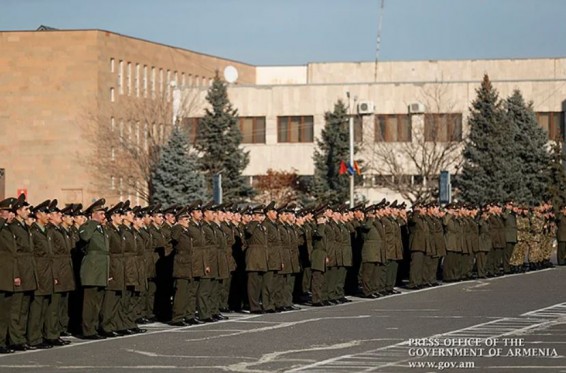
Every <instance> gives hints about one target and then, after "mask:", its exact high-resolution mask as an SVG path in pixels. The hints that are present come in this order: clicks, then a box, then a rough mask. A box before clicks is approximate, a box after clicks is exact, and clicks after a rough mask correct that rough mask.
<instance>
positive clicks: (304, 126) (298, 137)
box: [277, 116, 314, 142]
mask: <svg viewBox="0 0 566 373" xmlns="http://www.w3.org/2000/svg"><path fill="white" fill-rule="evenodd" d="M313 124H314V120H313V117H312V116H292V117H277V142H313V139H314V127H313Z"/></svg>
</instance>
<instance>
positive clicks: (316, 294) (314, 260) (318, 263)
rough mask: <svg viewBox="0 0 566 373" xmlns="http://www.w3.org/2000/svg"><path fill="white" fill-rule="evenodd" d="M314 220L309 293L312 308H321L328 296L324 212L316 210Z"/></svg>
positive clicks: (327, 259) (325, 219)
mask: <svg viewBox="0 0 566 373" xmlns="http://www.w3.org/2000/svg"><path fill="white" fill-rule="evenodd" d="M313 217H314V218H315V219H316V227H315V229H314V230H313V232H312V237H313V249H312V253H311V256H310V263H311V274H312V279H311V292H312V303H311V304H312V306H314V307H321V306H324V305H327V304H329V303H327V301H328V299H327V298H328V294H327V293H326V292H325V289H326V285H325V284H324V281H325V276H324V272H325V271H326V265H327V264H328V261H329V258H328V255H327V252H326V248H327V247H328V242H327V239H326V230H327V229H328V226H327V224H326V223H327V218H326V216H325V215H324V210H316V211H315V212H314V213H313Z"/></svg>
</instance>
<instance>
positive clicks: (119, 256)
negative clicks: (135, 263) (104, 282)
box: [106, 223, 126, 291]
mask: <svg viewBox="0 0 566 373" xmlns="http://www.w3.org/2000/svg"><path fill="white" fill-rule="evenodd" d="M106 231H107V232H108V244H109V247H110V251H109V253H110V277H109V278H110V279H111V280H109V281H108V287H107V290H113V291H124V290H126V274H125V256H124V250H125V246H126V245H125V244H126V238H125V237H124V236H123V235H122V232H121V230H120V228H118V227H116V226H114V225H113V224H112V223H108V225H107V226H106Z"/></svg>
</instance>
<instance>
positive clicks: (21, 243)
mask: <svg viewBox="0 0 566 373" xmlns="http://www.w3.org/2000/svg"><path fill="white" fill-rule="evenodd" d="M8 227H9V228H10V231H11V232H12V234H13V235H14V237H15V239H16V275H17V276H16V277H19V278H20V279H21V282H22V284H21V285H20V286H18V287H16V288H14V291H15V292H22V291H31V290H35V289H37V282H36V279H35V276H36V273H35V262H34V260H33V241H32V239H31V233H30V231H29V229H28V227H27V226H26V225H25V223H23V222H21V221H19V220H17V219H14V220H13V221H12V223H10V225H8Z"/></svg>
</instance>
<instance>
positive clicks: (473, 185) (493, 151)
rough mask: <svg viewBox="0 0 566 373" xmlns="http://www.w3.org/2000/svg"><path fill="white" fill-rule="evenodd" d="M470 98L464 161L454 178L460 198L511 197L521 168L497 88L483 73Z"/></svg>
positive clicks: (512, 129) (474, 200) (512, 127)
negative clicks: (479, 84) (474, 93)
mask: <svg viewBox="0 0 566 373" xmlns="http://www.w3.org/2000/svg"><path fill="white" fill-rule="evenodd" d="M476 92H477V97H476V99H475V100H474V101H473V102H472V107H471V109H470V117H469V120H468V124H469V127H470V133H469V137H468V140H467V142H466V146H465V147H464V150H463V156H464V164H463V167H462V174H461V175H460V177H459V178H458V181H459V184H460V191H461V197H462V199H463V200H464V201H466V202H470V203H474V204H482V203H485V202H490V201H500V202H503V201H506V200H508V199H515V193H516V191H517V189H518V188H521V187H520V182H521V172H520V163H519V158H518V156H517V149H516V147H514V146H513V142H514V139H515V135H516V132H517V127H516V125H515V124H514V123H513V122H512V121H511V120H510V117H509V116H507V115H506V114H505V110H504V109H503V107H502V103H501V101H500V100H499V95H498V93H497V91H496V90H495V89H494V88H493V86H492V85H491V82H490V80H489V77H488V76H487V75H484V78H483V81H482V83H481V86H480V87H479V88H478V89H477V90H476Z"/></svg>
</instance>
